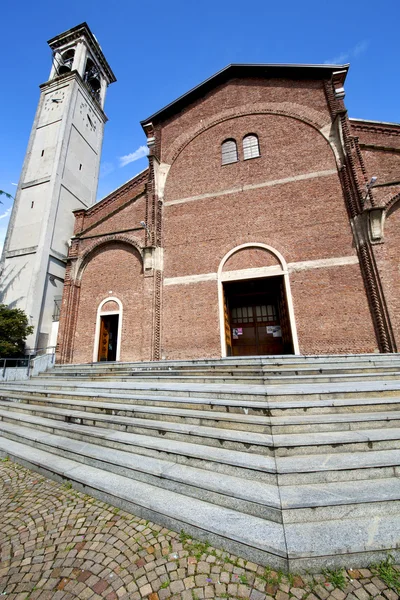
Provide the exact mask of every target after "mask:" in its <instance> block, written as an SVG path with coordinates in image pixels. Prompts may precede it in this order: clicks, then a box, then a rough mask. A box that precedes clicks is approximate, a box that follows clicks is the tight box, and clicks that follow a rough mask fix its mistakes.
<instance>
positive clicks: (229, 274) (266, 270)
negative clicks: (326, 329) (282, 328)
mask: <svg viewBox="0 0 400 600" xmlns="http://www.w3.org/2000/svg"><path fill="white" fill-rule="evenodd" d="M245 249H261V250H264V251H265V252H266V253H268V254H269V255H270V256H272V257H273V258H274V259H275V261H274V262H275V264H270V265H269V266H264V267H256V268H245V269H235V270H232V271H224V267H225V265H226V263H227V262H228V261H229V259H231V258H232V257H233V256H234V255H235V254H237V253H239V252H241V251H243V250H245ZM279 276H282V277H283V282H284V291H285V295H286V303H287V311H288V318H289V325H290V332H291V336H292V343H293V351H294V354H300V350H299V342H298V337H297V331H296V323H295V317H294V310H293V300H292V293H291V289H290V281H289V273H288V269H287V264H286V261H285V259H284V258H283V256H282V254H281V253H280V252H279V251H278V250H276V249H275V248H272V246H268V245H267V244H263V243H261V242H247V243H245V244H241V245H239V246H236V247H235V248H233V249H232V250H229V252H227V253H226V254H225V256H224V257H223V259H222V260H221V262H220V264H219V267H218V272H217V285H218V309H219V326H220V339H221V356H222V357H225V356H227V339H226V327H227V323H226V308H225V298H224V287H223V286H224V282H228V281H229V282H232V281H245V280H250V279H251V280H253V279H257V278H267V277H279Z"/></svg>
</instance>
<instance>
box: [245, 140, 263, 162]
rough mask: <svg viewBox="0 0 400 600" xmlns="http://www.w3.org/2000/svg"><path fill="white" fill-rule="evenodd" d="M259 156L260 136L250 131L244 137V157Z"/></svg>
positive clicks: (246, 158)
mask: <svg viewBox="0 0 400 600" xmlns="http://www.w3.org/2000/svg"><path fill="white" fill-rule="evenodd" d="M257 156H260V146H259V143H258V137H257V136H256V135H255V134H254V133H249V134H248V135H245V136H244V138H243V158H244V160H248V159H249V158H257Z"/></svg>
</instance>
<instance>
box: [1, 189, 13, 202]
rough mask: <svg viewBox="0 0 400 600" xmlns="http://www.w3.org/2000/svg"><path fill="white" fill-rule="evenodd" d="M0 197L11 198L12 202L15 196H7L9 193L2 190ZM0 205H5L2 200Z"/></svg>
mask: <svg viewBox="0 0 400 600" xmlns="http://www.w3.org/2000/svg"><path fill="white" fill-rule="evenodd" d="M0 196H5V197H6V198H9V199H10V200H14V196H11V194H7V192H3V190H0ZM0 204H3V203H2V201H1V200H0Z"/></svg>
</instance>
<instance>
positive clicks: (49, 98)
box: [44, 90, 65, 112]
mask: <svg viewBox="0 0 400 600" xmlns="http://www.w3.org/2000/svg"><path fill="white" fill-rule="evenodd" d="M64 99H65V91H63V90H58V91H55V92H51V93H50V94H47V95H46V100H45V102H44V110H45V111H46V112H54V111H57V110H59V108H60V106H61V105H62V104H63V102H64Z"/></svg>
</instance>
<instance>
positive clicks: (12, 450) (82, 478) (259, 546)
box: [0, 439, 399, 571]
mask: <svg viewBox="0 0 400 600" xmlns="http://www.w3.org/2000/svg"><path fill="white" fill-rule="evenodd" d="M0 453H1V455H2V456H5V455H8V456H10V457H11V458H13V459H14V460H17V461H19V462H21V463H22V464H24V465H25V466H28V467H29V468H33V469H35V470H37V471H39V472H40V473H42V474H43V475H45V476H50V477H53V478H55V479H57V480H59V481H65V480H67V481H69V482H71V483H72V484H73V486H74V487H76V488H77V489H79V490H81V491H83V492H84V493H89V494H91V495H93V496H95V497H97V498H100V499H101V500H104V501H107V502H111V503H112V504H114V505H115V506H118V507H120V508H123V509H125V510H129V511H130V512H133V513H134V514H136V515H137V516H139V517H141V518H147V519H151V520H153V521H156V522H158V523H160V524H162V525H164V526H166V527H169V528H173V529H175V530H180V529H183V530H184V531H186V532H188V533H189V534H190V535H193V536H195V537H198V538H200V539H207V540H208V541H209V542H211V543H212V544H213V545H215V546H217V547H221V548H224V549H226V550H228V551H230V552H235V553H236V554H239V555H241V556H243V557H244V558H247V559H249V560H252V561H256V562H260V563H262V564H269V565H271V566H272V567H273V568H286V569H288V568H289V569H290V570H293V571H297V570H300V571H301V570H304V569H312V570H315V569H316V568H320V567H321V566H323V567H324V568H326V567H338V566H343V564H349V560H350V561H356V563H355V564H357V565H358V566H363V565H366V564H368V563H369V562H371V560H377V559H379V558H383V557H384V556H385V553H386V551H387V550H388V549H393V551H394V554H395V555H396V557H397V556H398V554H399V551H398V550H395V548H396V540H397V531H398V530H397V527H398V519H399V512H398V511H397V510H396V503H395V502H391V505H393V507H394V510H392V511H391V512H390V513H387V512H386V513H385V518H379V516H378V518H377V517H375V519H374V521H373V523H371V516H370V515H368V516H360V515H359V514H356V515H355V516H354V515H353V514H351V515H350V516H349V515H348V514H343V515H342V517H341V518H333V519H329V520H327V519H326V518H323V515H321V516H322V518H321V519H319V518H315V519H314V520H312V521H307V520H304V517H305V514H304V511H302V509H301V508H300V509H296V508H293V509H292V508H288V509H284V511H283V512H284V513H287V514H288V515H289V516H290V515H291V513H293V515H291V519H290V520H289V521H287V522H286V521H285V520H284V523H283V524H281V523H276V522H274V521H270V520H267V519H261V518H259V517H256V516H253V515H249V514H243V513H241V512H240V511H235V510H232V509H229V508H225V507H221V506H218V505H215V504H212V503H210V502H205V501H204V500H201V499H198V498H193V497H189V496H185V495H183V494H180V493H176V492H173V491H170V490H166V489H161V488H158V487H157V486H154V485H150V484H148V483H144V482H141V481H137V480H132V479H130V478H129V477H127V476H125V475H121V474H117V473H112V472H107V477H104V470H103V469H99V468H96V467H93V466H91V465H87V464H82V463H80V462H78V461H76V460H71V459H70V458H65V457H62V456H57V455H55V454H53V453H52V452H47V451H44V450H41V449H38V448H33V447H31V446H26V445H25V444H21V443H19V442H16V441H14V440H10V439H6V440H4V439H0ZM365 483H366V484H367V483H368V482H365ZM394 483H396V482H394ZM391 484H392V482H384V484H383V488H384V491H383V493H382V496H381V497H382V498H386V497H388V496H390V497H393V498H394V497H396V496H397V495H398V494H397V493H396V491H395V490H394V489H390V487H391ZM319 491H320V493H321V494H323V495H324V498H327V497H328V496H327V494H326V493H325V494H324V487H322V486H319ZM287 492H288V493H287V503H288V505H289V506H290V505H291V504H293V499H292V500H291V499H290V494H289V490H287ZM364 492H365V493H366V494H367V496H368V491H367V488H366V487H365V488H364ZM293 493H294V494H296V491H295V490H293ZM316 495H318V493H317V494H316ZM296 497H297V500H295V502H297V503H299V502H300V503H302V500H301V499H300V500H299V499H298V498H299V496H298V495H297V496H296ZM351 497H352V499H353V500H356V497H355V495H354V494H353V495H352V496H351ZM335 500H338V501H339V502H340V499H339V497H338V495H337V494H336V495H335ZM320 501H321V498H320ZM374 504H377V505H378V513H379V507H381V508H382V507H385V508H386V506H385V505H386V504H387V502H385V501H382V502H379V501H378V502H377V503H374ZM356 506H357V507H358V506H359V505H358V504H356ZM336 507H337V508H338V510H339V511H340V510H342V511H343V510H344V511H346V513H348V511H349V507H348V505H340V504H339V505H336ZM397 507H398V504H397ZM296 514H297V515H298V517H299V518H297V519H296V518H295V515H296Z"/></svg>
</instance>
